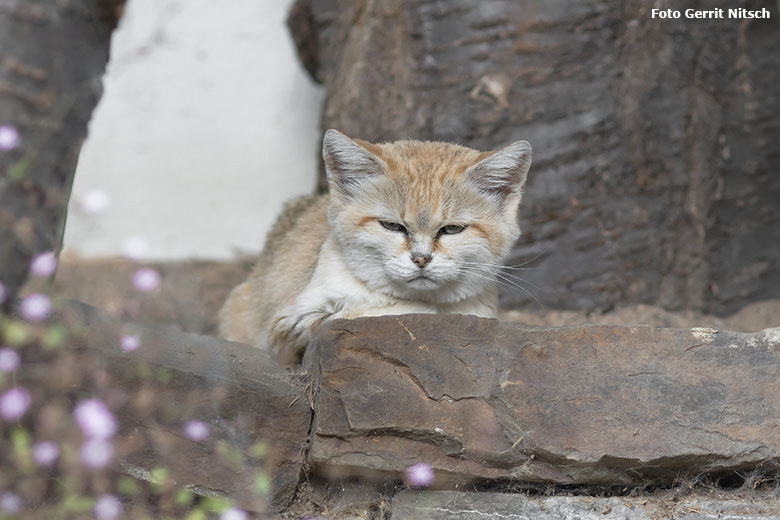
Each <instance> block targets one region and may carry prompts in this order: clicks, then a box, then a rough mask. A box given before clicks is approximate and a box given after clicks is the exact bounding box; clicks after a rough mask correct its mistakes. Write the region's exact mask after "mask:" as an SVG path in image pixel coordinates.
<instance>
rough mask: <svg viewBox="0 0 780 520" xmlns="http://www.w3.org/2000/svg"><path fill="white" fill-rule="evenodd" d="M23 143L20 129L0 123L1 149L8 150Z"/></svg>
mask: <svg viewBox="0 0 780 520" xmlns="http://www.w3.org/2000/svg"><path fill="white" fill-rule="evenodd" d="M20 144H22V138H21V137H19V131H18V130H17V129H16V128H14V127H13V126H11V125H0V150H2V151H4V152H6V151H8V150H13V149H14V148H19V145H20Z"/></svg>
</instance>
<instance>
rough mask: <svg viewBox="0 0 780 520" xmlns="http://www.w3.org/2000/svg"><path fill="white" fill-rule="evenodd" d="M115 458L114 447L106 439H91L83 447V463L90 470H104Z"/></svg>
mask: <svg viewBox="0 0 780 520" xmlns="http://www.w3.org/2000/svg"><path fill="white" fill-rule="evenodd" d="M113 456H114V445H113V444H111V441H108V440H106V439H89V440H87V441H85V442H84V444H82V445H81V462H83V463H84V465H85V466H86V467H88V468H93V469H99V468H102V467H104V466H105V465H106V464H108V463H109V462H111V458H112V457H113Z"/></svg>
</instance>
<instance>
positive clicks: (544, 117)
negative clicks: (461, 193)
mask: <svg viewBox="0 0 780 520" xmlns="http://www.w3.org/2000/svg"><path fill="white" fill-rule="evenodd" d="M716 5H717V6H718V7H722V8H725V7H729V8H732V7H736V6H739V7H745V8H756V7H757V5H758V4H755V3H751V2H748V1H747V0H740V1H739V2H736V3H735V2H724V1H722V0H721V1H718V2H715V3H713V4H712V6H713V7H715V6H716ZM762 6H765V7H766V8H767V9H769V10H770V12H771V18H770V19H767V20H752V21H751V20H735V19H727V18H726V19H722V20H715V19H712V20H706V21H703V22H702V23H698V22H696V21H695V20H689V19H685V17H682V18H681V19H679V20H672V19H666V20H659V19H658V18H655V19H654V18H653V17H652V16H651V12H650V10H651V8H652V7H653V4H649V3H648V2H643V1H639V0H632V1H628V2H622V1H618V0H599V1H594V2H578V3H576V4H574V3H572V2H566V1H563V0H557V1H550V0H524V1H518V0H493V1H491V2H480V1H476V0H430V1H404V0H374V1H371V2H366V1H361V0H339V1H335V0H298V1H297V7H296V9H295V15H294V16H293V17H292V18H291V20H290V21H291V24H292V26H293V32H294V34H295V36H296V43H297V44H298V47H299V51H300V55H301V56H302V57H303V62H304V63H305V64H306V66H307V70H309V71H310V72H311V73H312V74H313V75H314V76H315V77H316V78H318V79H319V80H320V81H323V82H324V84H325V86H326V88H327V98H326V101H325V107H324V110H323V117H322V129H323V130H324V129H326V128H337V129H339V130H341V131H343V132H346V133H347V134H348V135H353V136H355V137H359V138H361V139H366V140H370V141H373V140H380V141H381V140H394V139H402V138H418V139H435V140H445V141H453V142H458V143H462V144H465V145H468V146H473V147H475V148H479V149H483V150H490V149H495V148H497V147H500V146H503V145H506V144H508V143H511V142H512V141H515V140H518V139H527V140H529V141H530V142H531V144H532V145H533V147H534V164H533V166H532V167H531V171H530V173H529V176H528V185H527V190H526V195H525V199H524V203H523V204H522V205H521V207H520V218H521V226H522V228H523V231H524V234H523V237H522V238H521V241H520V242H519V243H518V245H517V247H516V248H515V249H514V251H513V255H512V258H511V259H510V261H509V263H510V264H527V263H528V262H529V261H531V260H534V261H533V262H530V264H529V265H525V267H534V268H535V269H534V270H531V271H521V272H517V271H507V273H508V274H520V275H521V276H522V278H523V279H525V280H527V281H528V282H530V283H528V284H526V283H523V282H518V284H517V285H516V284H514V283H512V282H507V283H506V285H505V287H503V288H502V289H503V290H502V297H503V303H504V304H505V305H506V306H512V307H523V308H528V309H535V308H537V303H536V302H535V300H534V298H532V297H530V296H529V294H528V292H529V291H530V292H532V293H534V296H535V298H537V299H538V300H540V301H541V303H542V304H543V305H545V306H546V307H549V308H556V309H560V308H563V309H578V310H588V311H589V310H593V309H600V310H603V309H608V308H612V307H613V306H615V305H623V304H626V303H649V304H655V305H661V306H663V307H664V308H668V309H675V310H676V309H698V310H704V311H706V312H709V313H714V314H726V313H731V312H733V311H735V310H737V309H738V308H740V307H742V306H744V305H745V304H747V303H750V302H754V301H758V300H761V299H768V298H777V297H778V296H780V226H778V225H777V222H778V218H780V213H779V212H780V204H778V200H780V184H779V183H778V182H777V175H776V171H777V157H778V153H780V119H778V118H777V117H776V114H777V113H778V112H780V91H779V90H778V89H777V84H778V82H780V56H779V55H778V53H777V52H776V51H775V49H776V48H777V47H778V45H780V33H779V32H778V31H777V18H778V6H777V3H776V2H766V3H765V4H762ZM698 7H699V5H698V3H697V2H695V1H693V0H685V1H682V2H678V3H677V4H675V8H676V9H680V10H684V9H686V8H698ZM323 181H324V176H321V187H323V188H324V186H325V183H324V182H323ZM518 285H519V286H518Z"/></svg>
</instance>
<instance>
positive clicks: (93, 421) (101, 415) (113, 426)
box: [73, 399, 117, 439]
mask: <svg viewBox="0 0 780 520" xmlns="http://www.w3.org/2000/svg"><path fill="white" fill-rule="evenodd" d="M73 416H74V417H75V418H76V423H77V424H78V425H79V428H81V431H82V433H83V434H84V436H85V437H87V438H90V439H110V438H111V437H113V436H114V434H115V433H116V430H117V423H116V418H115V417H114V414H112V413H111V410H109V409H108V406H106V404H105V403H104V402H103V401H101V400H100V399H87V400H86V401H81V402H80V403H79V404H78V405H76V408H75V409H74V410H73Z"/></svg>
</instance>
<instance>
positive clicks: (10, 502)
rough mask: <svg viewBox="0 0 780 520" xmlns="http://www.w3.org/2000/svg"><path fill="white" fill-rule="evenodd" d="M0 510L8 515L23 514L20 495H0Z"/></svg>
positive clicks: (10, 493) (8, 492)
mask: <svg viewBox="0 0 780 520" xmlns="http://www.w3.org/2000/svg"><path fill="white" fill-rule="evenodd" d="M0 510H1V511H2V512H3V513H5V514H7V515H16V514H19V513H21V512H22V499H21V498H19V495H17V494H16V493H12V492H10V491H6V492H5V493H3V494H2V495H0Z"/></svg>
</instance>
